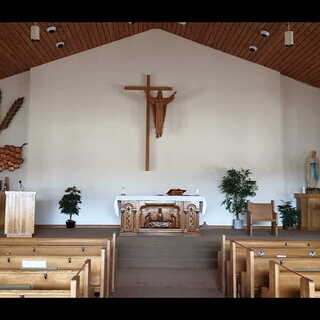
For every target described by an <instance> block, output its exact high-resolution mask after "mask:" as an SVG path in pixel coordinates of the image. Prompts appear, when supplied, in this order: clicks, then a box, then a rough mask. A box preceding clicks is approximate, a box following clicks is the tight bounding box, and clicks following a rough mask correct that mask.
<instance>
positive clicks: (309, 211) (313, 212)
mask: <svg viewBox="0 0 320 320" xmlns="http://www.w3.org/2000/svg"><path fill="white" fill-rule="evenodd" d="M294 196H295V198H296V200H297V209H298V213H299V215H300V230H310V231H313V230H320V194H319V193H295V194H294Z"/></svg>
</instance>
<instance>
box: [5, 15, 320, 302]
mask: <svg viewBox="0 0 320 320" xmlns="http://www.w3.org/2000/svg"><path fill="white" fill-rule="evenodd" d="M0 38H1V41H0V54H1V55H0V56H1V58H0V117H1V120H0V121H1V122H0V298H16V299H17V300H19V299H20V298H33V299H36V298H57V299H58V298H88V299H89V298H92V299H110V300H112V299H124V298H141V299H143V298H159V299H161V298H206V299H215V298H217V299H226V298H235V299H241V298H253V299H254V298H301V299H302V298H320V258H319V256H320V233H319V231H320V186H319V169H320V167H319V156H318V153H319V152H320V144H319V141H320V140H319V137H320V126H319V120H320V108H319V101H320V77H319V74H320V73H319V72H318V71H320V62H319V59H317V57H319V54H320V46H319V41H317V40H319V39H320V23H319V22H308V21H306V22H303V21H279V22H264V21H258V22H244V21H243V22H241V21H240V22H230V21H228V22H220V21H219V22H215V21H213V22H192V21H189V22H174V21H170V22H128V21H121V22H115V21H112V22H103V21H102V22H101V21H100V22H94V21H93V22H82V21H81V22H80V21H78V22H52V21H45V22H43V21H39V22H11V21H10V22H0ZM318 245H319V248H318ZM318 259H319V260H318ZM318 262H319V265H318ZM0 301H1V299H0ZM19 301H20V300H19Z"/></svg>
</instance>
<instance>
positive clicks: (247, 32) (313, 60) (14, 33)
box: [0, 22, 320, 88]
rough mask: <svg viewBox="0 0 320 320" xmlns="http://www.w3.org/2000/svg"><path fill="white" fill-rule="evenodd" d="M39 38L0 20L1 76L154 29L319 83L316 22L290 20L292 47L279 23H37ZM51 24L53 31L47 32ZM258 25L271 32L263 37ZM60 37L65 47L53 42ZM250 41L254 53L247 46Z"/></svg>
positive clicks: (319, 46) (27, 26)
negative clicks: (288, 44) (33, 38)
mask: <svg viewBox="0 0 320 320" xmlns="http://www.w3.org/2000/svg"><path fill="white" fill-rule="evenodd" d="M37 24H38V25H39V26H40V29H41V39H40V41H38V42H32V41H31V40H30V26H31V23H28V22H21V23H20V22H18V23H14V22H8V23H0V57H1V59H0V79H3V78H6V77H8V76H11V75H14V74H18V73H20V72H24V71H27V70H29V69H30V68H32V67H35V66H38V65H41V64H44V63H47V62H50V61H53V60H56V59H59V58H62V57H65V56H69V55H72V54H75V53H78V52H81V51H84V50H87V49H91V48H94V47H97V46H101V45H103V44H106V43H110V42H113V41H116V40H119V39H122V38H125V37H129V36H132V35H134V34H137V33H140V32H144V31H147V30H150V29H153V28H160V29H162V30H165V31H168V32H171V33H173V34H176V35H178V36H181V37H184V38H186V39H189V40H192V41H195V42H197V43H200V44H203V45H205V46H208V47H211V48H214V49H217V50H220V51H223V52H226V53H229V54H232V55H234V56H237V57H240V58H243V59H246V60H248V61H251V62H254V63H257V64H260V65H263V66H265V67H268V68H271V69H274V70H276V71H279V72H281V73H282V74H283V75H286V76H288V77H291V78H293V79H296V80H299V81H302V82H305V83H308V84H310V85H312V86H315V87H318V88H319V87H320V59H319V56H320V23H318V22H312V23H311V22H310V23H309V22H294V23H290V29H291V30H293V31H294V41H295V44H294V46H293V47H285V45H284V32H285V31H286V30H287V23H284V22H276V23H272V22H267V23H263V22H209V23H205V22H188V23H187V25H185V26H183V25H181V24H178V23H175V22H155V23H151V22H141V23H140V22H137V23H134V24H128V23H127V22H43V23H42V22H39V23H37ZM51 25H54V26H56V27H57V32H55V33H48V32H46V28H47V27H48V26H51ZM261 30H267V31H269V32H270V36H269V37H262V36H261V35H260V31H261ZM58 41H64V42H65V46H64V48H61V49H59V48H57V47H56V45H55V44H56V42H58ZM250 45H254V46H256V47H258V50H257V52H251V51H249V50H248V47H249V46H250Z"/></svg>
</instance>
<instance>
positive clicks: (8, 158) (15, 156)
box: [0, 143, 27, 171]
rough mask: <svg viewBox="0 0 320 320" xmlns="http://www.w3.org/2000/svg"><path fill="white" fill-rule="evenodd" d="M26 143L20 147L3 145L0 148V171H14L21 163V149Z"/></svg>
mask: <svg viewBox="0 0 320 320" xmlns="http://www.w3.org/2000/svg"><path fill="white" fill-rule="evenodd" d="M26 144H27V143H24V144H23V145H22V146H21V147H16V146H12V145H5V146H3V147H0V171H4V170H9V171H14V170H16V169H18V168H19V167H20V166H21V164H22V163H23V161H24V160H23V158H22V149H23V147H24V146H25V145H26Z"/></svg>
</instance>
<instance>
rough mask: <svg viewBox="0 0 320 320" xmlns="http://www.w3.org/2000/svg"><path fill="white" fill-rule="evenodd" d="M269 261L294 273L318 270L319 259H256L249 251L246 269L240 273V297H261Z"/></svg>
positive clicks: (269, 257)
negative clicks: (290, 269) (292, 270)
mask: <svg viewBox="0 0 320 320" xmlns="http://www.w3.org/2000/svg"><path fill="white" fill-rule="evenodd" d="M270 261H276V262H277V263H280V264H282V265H283V266H285V267H288V268H293V269H294V270H296V271H297V270H303V269H310V268H311V267H312V268H316V269H319V268H320V257H310V256H287V257H285V258H281V259H277V257H276V256H264V257H256V256H254V253H253V252H252V251H251V250H249V252H248V259H247V269H246V271H242V272H241V285H240V287H241V297H249V298H254V297H257V296H260V295H262V290H263V289H262V288H263V287H265V286H266V285H267V283H268V281H269V263H270ZM306 266H308V268H306ZM319 270H320V269H319ZM259 291H260V292H259Z"/></svg>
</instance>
